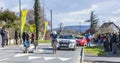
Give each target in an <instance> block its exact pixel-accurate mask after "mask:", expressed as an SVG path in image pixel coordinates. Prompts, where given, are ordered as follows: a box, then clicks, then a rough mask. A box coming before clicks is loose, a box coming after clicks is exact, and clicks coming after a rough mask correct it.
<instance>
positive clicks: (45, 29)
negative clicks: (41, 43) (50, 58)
mask: <svg viewBox="0 0 120 63" xmlns="http://www.w3.org/2000/svg"><path fill="white" fill-rule="evenodd" d="M47 25H48V22H44V35H43V39H44V37H45V35H46V31H47V27H46V26H47Z"/></svg>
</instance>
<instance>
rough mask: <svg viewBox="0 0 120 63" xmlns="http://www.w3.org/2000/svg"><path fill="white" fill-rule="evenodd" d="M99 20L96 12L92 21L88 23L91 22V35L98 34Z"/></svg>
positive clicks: (92, 14)
mask: <svg viewBox="0 0 120 63" xmlns="http://www.w3.org/2000/svg"><path fill="white" fill-rule="evenodd" d="M98 20H99V19H97V17H96V15H95V14H94V11H92V12H91V15H90V19H89V20H87V21H86V22H90V29H91V34H94V33H95V32H96V27H98Z"/></svg>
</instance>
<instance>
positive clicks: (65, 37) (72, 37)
mask: <svg viewBox="0 0 120 63" xmlns="http://www.w3.org/2000/svg"><path fill="white" fill-rule="evenodd" d="M59 38H61V39H74V36H73V35H63V36H60V37H59Z"/></svg>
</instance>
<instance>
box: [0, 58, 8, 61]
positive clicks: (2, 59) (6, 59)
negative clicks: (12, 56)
mask: <svg viewBox="0 0 120 63" xmlns="http://www.w3.org/2000/svg"><path fill="white" fill-rule="evenodd" d="M5 60H8V58H4V59H0V61H5Z"/></svg>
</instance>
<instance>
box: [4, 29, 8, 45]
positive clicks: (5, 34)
mask: <svg viewBox="0 0 120 63" xmlns="http://www.w3.org/2000/svg"><path fill="white" fill-rule="evenodd" d="M5 35H6V45H8V42H9V32H8V31H7V30H6V34H5Z"/></svg>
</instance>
